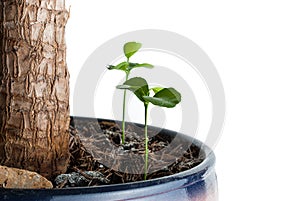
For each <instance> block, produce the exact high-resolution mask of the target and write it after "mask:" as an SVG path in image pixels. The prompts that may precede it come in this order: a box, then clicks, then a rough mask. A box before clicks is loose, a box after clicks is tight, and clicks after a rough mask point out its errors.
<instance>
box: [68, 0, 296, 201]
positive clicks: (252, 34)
mask: <svg viewBox="0 0 300 201" xmlns="http://www.w3.org/2000/svg"><path fill="white" fill-rule="evenodd" d="M68 3H69V4H71V5H72V7H71V18H70V20H69V24H68V28H67V43H68V65H69V70H70V73H71V91H72V90H74V84H75V82H76V77H77V75H78V73H79V71H80V68H81V66H82V65H83V63H84V61H85V60H86V59H87V57H88V56H89V55H90V54H91V53H92V52H93V50H95V49H96V48H97V47H98V46H100V45H101V44H102V43H104V42H106V41H107V40H109V39H111V38H113V37H115V36H118V35H120V34H123V33H125V32H129V31H134V30H139V29H146V28H153V29H164V30H169V31H174V32H177V33H179V34H181V35H184V36H186V37H188V38H190V39H192V40H193V41H194V42H196V43H197V44H198V45H199V46H200V47H201V48H202V49H203V50H204V51H205V52H206V53H207V54H208V55H209V57H210V58H211V60H212V61H213V62H214V64H215V66H216V68H217V70H218V72H219V74H220V76H221V78H222V81H223V84H224V88H225V93H226V104H227V115H226V116H227V117H226V122H225V127H224V131H223V133H222V137H221V139H220V141H219V143H218V145H217V147H216V149H215V153H216V156H217V164H216V170H217V174H218V180H219V194H220V201H248V200H249V201H253V200H262V201H265V200H281V201H282V200H287V201H293V200H295V201H299V200H300V195H299V192H298V191H299V190H298V189H299V180H300V163H299V160H300V159H299V158H300V157H299V154H300V146H299V144H300V138H299V135H300V128H299V127H300V126H299V125H300V90H299V89H300V79H299V77H300V70H299V68H300V11H299V9H300V3H299V1H296V0H294V1H293V0H285V1H283V0H282V1H278V0H272V1H271V0H251V1H242V0H227V1H223V0H222V1H221V0H218V1H217V0H210V1H199V0H189V1H183V0H181V1H178V0H152V1H141V0H127V1H122V0H118V1H117V0H107V1H98V0H84V1H75V0H73V1H71V0H69V2H68ZM71 103H72V96H71Z"/></svg>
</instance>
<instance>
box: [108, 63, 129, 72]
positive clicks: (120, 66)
mask: <svg viewBox="0 0 300 201" xmlns="http://www.w3.org/2000/svg"><path fill="white" fill-rule="evenodd" d="M128 66H129V63H128V62H126V61H124V62H122V63H119V64H118V65H116V66H113V65H109V66H108V67H107V68H108V70H113V69H116V70H122V71H128Z"/></svg>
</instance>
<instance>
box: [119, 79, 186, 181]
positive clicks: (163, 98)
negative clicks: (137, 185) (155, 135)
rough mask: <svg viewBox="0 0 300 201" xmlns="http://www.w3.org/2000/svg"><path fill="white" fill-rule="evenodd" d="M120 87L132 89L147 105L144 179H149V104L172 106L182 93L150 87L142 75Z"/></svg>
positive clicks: (145, 105) (178, 101)
mask: <svg viewBox="0 0 300 201" xmlns="http://www.w3.org/2000/svg"><path fill="white" fill-rule="evenodd" d="M117 88H118V89H124V90H130V91H132V92H133V93H134V94H135V95H136V97H137V98H138V99H139V100H141V101H142V102H143V103H144V107H145V125H144V126H145V129H144V130H145V166H144V168H145V169H144V179H145V180H146V179H147V174H148V155H149V150H148V140H149V139H148V127H147V118H148V105H149V103H152V104H153V105H157V106H160V107H167V108H172V107H175V106H176V105H177V104H178V103H180V101H181V95H180V93H179V92H178V91H176V90H175V89H174V88H161V87H154V88H151V89H149V85H148V83H147V81H146V80H145V79H143V78H141V77H134V78H131V79H129V80H127V81H125V82H124V84H123V85H118V86H117ZM151 90H152V91H153V92H154V96H152V97H151V96H150V91H151Z"/></svg>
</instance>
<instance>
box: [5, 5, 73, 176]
mask: <svg viewBox="0 0 300 201" xmlns="http://www.w3.org/2000/svg"><path fill="white" fill-rule="evenodd" d="M68 17H69V13H68V12H67V10H66V9H65V1H64V0H1V2H0V163H1V164H3V165H6V166H11V167H17V168H23V169H27V170H31V171H36V172H38V173H40V174H42V175H43V176H45V177H47V178H49V179H52V178H53V177H54V176H56V175H58V174H60V173H64V172H65V171H66V169H67V165H68V162H69V146H68V145H69V132H68V130H69V73H68V70H67V65H66V45H65V39H64V32H65V25H66V22H67V20H68Z"/></svg>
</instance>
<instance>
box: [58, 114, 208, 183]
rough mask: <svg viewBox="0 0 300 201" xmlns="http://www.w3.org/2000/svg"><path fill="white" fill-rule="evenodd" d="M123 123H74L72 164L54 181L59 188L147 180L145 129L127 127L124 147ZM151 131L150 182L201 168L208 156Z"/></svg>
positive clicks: (96, 121)
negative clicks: (145, 169) (145, 178)
mask: <svg viewBox="0 0 300 201" xmlns="http://www.w3.org/2000/svg"><path fill="white" fill-rule="evenodd" d="M120 127H121V123H120V122H117V123H116V122H114V121H110V120H96V119H85V118H76V119H72V120H71V126H70V153H71V160H70V165H69V168H68V171H67V173H66V174H63V175H59V176H58V177H57V178H56V179H55V181H53V183H54V185H55V187H56V188H66V187H78V186H80V187H83V186H99V185H108V184H118V183H127V182H135V181H141V180H144V161H145V159H144V153H145V144H144V143H145V137H144V128H143V126H141V125H137V124H130V123H129V124H126V133H125V136H126V138H125V144H122V141H121V137H122V131H121V129H120ZM163 133H164V131H159V130H157V129H151V128H149V129H148V136H149V143H148V146H149V165H148V175H147V179H154V178H158V177H163V176H168V175H173V174H175V173H179V172H182V171H185V170H188V169H191V168H193V167H195V166H196V165H198V164H200V163H201V162H202V161H203V160H204V158H205V153H204V152H203V151H202V150H201V149H200V148H199V147H197V146H196V145H194V144H193V143H192V142H190V141H188V140H184V139H183V138H177V137H175V136H176V135H174V136H170V135H165V134H163Z"/></svg>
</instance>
